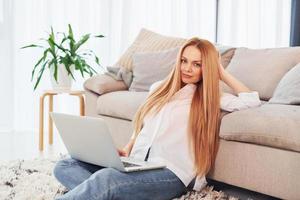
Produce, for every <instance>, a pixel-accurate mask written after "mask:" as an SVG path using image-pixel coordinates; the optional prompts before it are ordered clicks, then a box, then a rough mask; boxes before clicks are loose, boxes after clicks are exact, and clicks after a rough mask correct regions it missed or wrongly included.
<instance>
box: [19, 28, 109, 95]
mask: <svg viewBox="0 0 300 200" xmlns="http://www.w3.org/2000/svg"><path fill="white" fill-rule="evenodd" d="M59 36H61V37H60V38H59ZM90 36H91V34H85V35H83V36H82V37H81V39H80V40H78V41H76V40H75V38H74V34H73V30H72V27H71V25H70V24H68V33H67V34H66V33H63V32H62V33H61V32H60V33H57V34H54V31H53V28H52V27H51V32H50V33H49V34H48V37H47V38H42V39H41V40H43V41H44V42H45V43H46V45H44V46H43V45H38V44H30V45H27V46H24V47H22V48H21V49H25V48H41V49H43V53H42V55H41V57H40V58H39V59H38V61H37V63H36V64H35V65H34V67H33V70H32V73H31V81H33V79H34V77H36V81H35V84H34V90H35V89H36V88H37V86H38V85H39V83H40V81H41V78H42V76H43V73H44V71H45V69H46V68H48V69H49V70H50V78H51V83H52V87H53V89H56V90H68V89H70V88H71V85H72V80H75V77H74V70H77V71H80V74H81V76H82V77H84V75H85V74H88V75H89V76H92V75H93V74H94V73H97V71H96V70H95V69H94V68H93V67H91V65H90V64H89V63H88V60H89V59H93V60H94V61H95V63H96V64H97V65H98V66H100V67H101V65H100V63H99V58H98V57H97V56H96V55H95V53H94V52H93V51H92V50H80V47H82V45H83V44H85V43H86V42H87V41H88V40H89V39H90ZM95 37H98V38H102V37H104V36H103V35H97V36H95ZM56 40H60V42H59V43H58V42H57V41H56ZM37 70H38V74H36V72H37Z"/></svg>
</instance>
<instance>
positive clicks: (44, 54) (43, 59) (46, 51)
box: [31, 49, 49, 81]
mask: <svg viewBox="0 0 300 200" xmlns="http://www.w3.org/2000/svg"><path fill="white" fill-rule="evenodd" d="M48 51H49V50H48V49H46V50H45V51H44V53H43V57H42V58H41V59H40V60H39V61H38V62H37V63H36V64H35V65H34V68H33V70H32V72H31V81H32V80H33V76H34V73H35V70H36V68H37V67H38V66H39V65H40V64H41V62H42V61H45V59H46V57H47V53H48Z"/></svg>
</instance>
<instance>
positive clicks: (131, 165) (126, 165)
mask: <svg viewBox="0 0 300 200" xmlns="http://www.w3.org/2000/svg"><path fill="white" fill-rule="evenodd" d="M122 163H123V165H124V167H138V166H141V165H136V164H133V163H129V162H124V161H123V162H122Z"/></svg>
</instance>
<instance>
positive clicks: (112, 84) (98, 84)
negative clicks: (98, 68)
mask: <svg viewBox="0 0 300 200" xmlns="http://www.w3.org/2000/svg"><path fill="white" fill-rule="evenodd" d="M83 86H84V88H85V89H87V90H90V91H92V92H95V93H97V94H104V93H108V92H113V91H119V90H126V89H127V87H126V85H125V83H124V82H123V81H117V80H115V79H113V78H112V77H110V76H108V75H106V74H98V75H96V76H92V77H91V78H89V79H87V80H86V81H85V82H84V84H83Z"/></svg>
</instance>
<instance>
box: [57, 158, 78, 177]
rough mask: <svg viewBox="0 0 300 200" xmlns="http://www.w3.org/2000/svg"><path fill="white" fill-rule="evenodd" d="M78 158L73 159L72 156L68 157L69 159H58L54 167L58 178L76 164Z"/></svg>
mask: <svg viewBox="0 0 300 200" xmlns="http://www.w3.org/2000/svg"><path fill="white" fill-rule="evenodd" d="M76 162H77V161H76V160H75V159H72V158H67V159H63V160H60V161H58V162H57V163H56V164H55V167H54V169H53V174H54V176H55V177H56V178H58V177H61V176H62V174H64V173H65V172H66V171H67V169H68V168H70V167H71V166H73V165H74V164H76Z"/></svg>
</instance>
